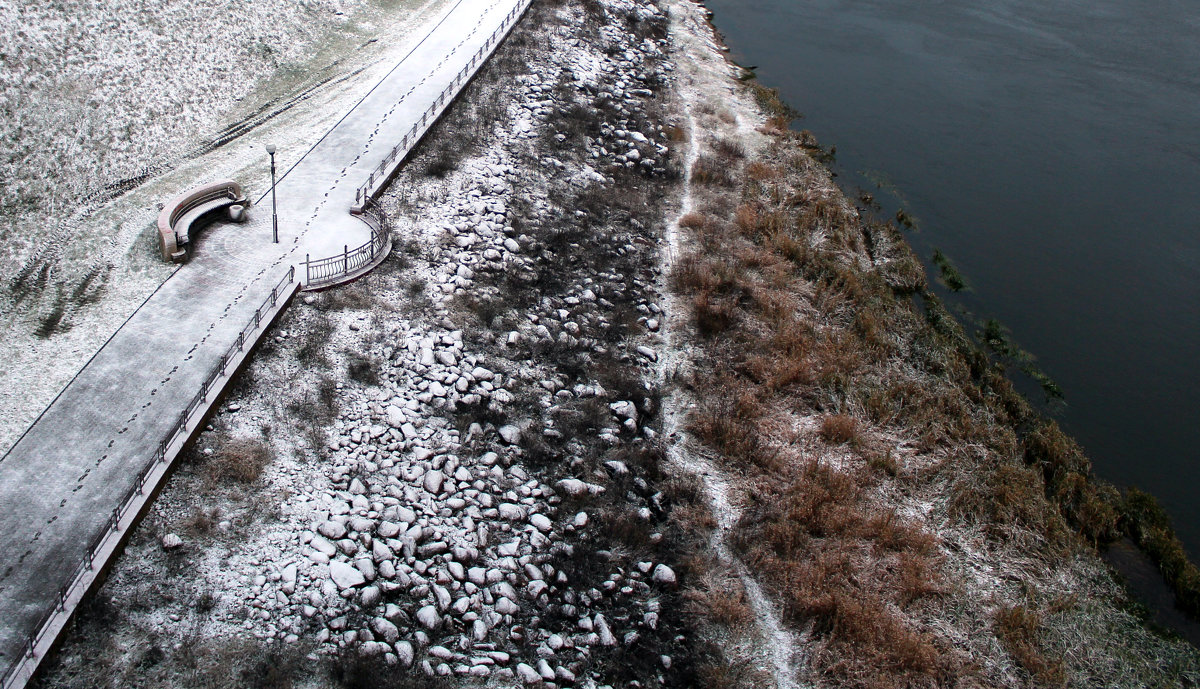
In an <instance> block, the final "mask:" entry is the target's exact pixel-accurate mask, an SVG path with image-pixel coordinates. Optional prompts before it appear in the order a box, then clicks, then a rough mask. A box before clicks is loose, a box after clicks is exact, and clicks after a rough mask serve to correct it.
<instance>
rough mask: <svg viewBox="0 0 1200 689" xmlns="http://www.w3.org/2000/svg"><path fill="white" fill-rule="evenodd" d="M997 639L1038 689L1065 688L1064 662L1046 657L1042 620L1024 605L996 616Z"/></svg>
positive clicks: (999, 612)
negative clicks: (1043, 688)
mask: <svg viewBox="0 0 1200 689" xmlns="http://www.w3.org/2000/svg"><path fill="white" fill-rule="evenodd" d="M994 628H995V630H996V636H997V637H999V638H1000V642H1001V643H1002V644H1004V648H1005V649H1006V650H1007V651H1008V652H1009V653H1010V654H1011V655H1012V657H1013V659H1015V660H1016V661H1017V663H1018V664H1019V665H1020V666H1021V668H1022V669H1023V670H1025V672H1027V673H1028V674H1029V677H1030V679H1032V680H1033V681H1034V682H1035V683H1036V684H1037V686H1039V687H1065V686H1066V685H1067V678H1066V668H1065V667H1064V665H1063V661H1062V658H1051V657H1047V655H1046V653H1045V652H1044V651H1043V650H1042V641H1041V637H1042V616H1041V615H1040V614H1039V613H1038V612H1036V611H1035V610H1033V609H1031V608H1029V607H1027V606H1025V605H1014V606H1011V607H1002V608H1001V609H1000V610H998V611H997V612H996V618H995V622H994Z"/></svg>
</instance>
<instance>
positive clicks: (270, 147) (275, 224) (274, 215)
mask: <svg viewBox="0 0 1200 689" xmlns="http://www.w3.org/2000/svg"><path fill="white" fill-rule="evenodd" d="M267 153H268V154H269V155H270V156H271V241H273V242H274V243H276V244H278V243H279V214H278V211H277V210H276V206H275V144H267Z"/></svg>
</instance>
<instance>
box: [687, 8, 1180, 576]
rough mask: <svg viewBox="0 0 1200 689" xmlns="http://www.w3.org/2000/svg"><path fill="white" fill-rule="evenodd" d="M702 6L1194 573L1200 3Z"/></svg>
mask: <svg viewBox="0 0 1200 689" xmlns="http://www.w3.org/2000/svg"><path fill="white" fill-rule="evenodd" d="M707 4H708V6H709V7H710V8H711V9H712V10H713V11H714V13H715V18H714V21H715V22H716V24H717V27H718V28H719V29H720V31H721V32H722V33H723V34H724V35H725V36H726V39H727V41H728V43H729V45H730V46H731V48H732V50H733V55H734V57H735V59H737V60H738V62H739V63H741V64H743V65H757V66H758V69H757V73H758V76H759V79H760V81H762V82H763V83H764V84H766V85H769V86H775V87H778V88H779V89H780V93H781V95H782V96H783V97H784V99H785V100H786V101H787V102H788V103H790V104H791V105H793V106H794V107H796V108H797V109H799V110H800V111H801V112H803V113H804V118H803V119H801V120H800V121H798V122H797V123H796V126H797V127H801V128H805V129H809V130H811V131H812V132H813V133H814V134H816V136H817V138H818V140H819V141H820V142H821V143H822V144H823V145H824V146H826V147H829V146H831V145H833V146H836V147H837V161H836V163H835V164H834V165H833V168H834V169H835V170H836V171H837V172H838V173H839V176H840V181H841V182H842V183H843V186H845V187H847V189H848V191H850V190H853V189H854V188H855V187H861V188H864V189H868V190H869V191H871V192H872V193H874V194H875V195H876V196H877V197H879V198H880V199H881V201H883V202H884V206H885V208H889V209H892V210H894V209H895V208H896V207H903V208H904V209H905V210H906V211H907V212H909V213H911V214H913V215H915V216H916V217H917V219H918V228H917V229H916V230H913V231H910V232H908V237H909V239H910V241H911V242H912V244H913V246H914V248H915V249H916V250H917V251H918V253H920V254H921V255H922V256H923V258H925V259H926V261H927V267H928V259H929V257H930V254H931V252H932V250H933V249H934V248H938V249H940V250H941V251H942V252H943V253H945V254H946V255H947V256H948V257H949V258H950V259H951V260H952V261H953V262H954V263H955V264H956V265H957V266H958V268H959V269H960V270H961V271H962V272H963V273H964V274H965V276H966V278H967V280H968V282H969V284H970V287H971V290H970V291H969V292H966V293H960V294H958V295H954V296H953V297H952V298H951V301H952V302H954V303H956V304H957V305H958V306H959V307H960V308H964V309H967V310H969V312H970V313H972V314H973V315H974V316H975V317H977V318H997V319H999V320H1000V321H1001V322H1002V323H1004V324H1005V325H1006V326H1008V327H1009V328H1010V329H1011V331H1012V337H1013V339H1014V340H1015V341H1016V342H1017V343H1019V344H1020V345H1022V346H1023V347H1025V348H1026V349H1027V350H1029V351H1031V352H1033V353H1034V354H1035V355H1037V357H1038V363H1039V365H1040V367H1041V368H1042V369H1043V370H1044V371H1045V372H1046V373H1047V374H1048V375H1049V376H1050V377H1051V378H1053V379H1054V380H1055V381H1056V382H1057V383H1058V384H1059V385H1060V386H1061V388H1062V390H1063V392H1064V393H1065V396H1066V403H1067V404H1066V406H1065V407H1063V408H1062V409H1060V410H1059V411H1058V412H1057V413H1056V416H1057V418H1058V419H1059V421H1060V423H1061V424H1062V425H1063V426H1064V427H1065V429H1066V430H1067V431H1068V432H1070V433H1071V434H1073V435H1074V436H1075V437H1076V438H1077V439H1079V441H1080V442H1081V443H1082V444H1083V446H1084V447H1085V449H1086V450H1087V451H1088V454H1089V455H1090V457H1091V458H1092V461H1093V464H1094V466H1095V469H1096V472H1097V473H1098V474H1099V475H1100V476H1101V477H1103V478H1105V479H1107V480H1109V481H1112V482H1114V483H1116V484H1118V485H1123V486H1125V485H1137V486H1139V487H1141V488H1144V489H1146V490H1148V491H1150V492H1151V493H1153V494H1154V495H1156V496H1158V497H1159V499H1160V500H1161V501H1162V502H1163V504H1164V505H1165V506H1166V507H1167V509H1168V510H1169V511H1170V512H1171V514H1172V515H1173V517H1174V518H1175V522H1176V526H1177V530H1178V532H1179V534H1180V537H1181V538H1182V539H1183V540H1184V542H1185V544H1186V545H1187V547H1188V549H1189V550H1190V552H1191V553H1192V554H1193V556H1195V555H1200V461H1198V460H1200V363H1198V362H1197V359H1196V357H1197V356H1200V39H1198V37H1200V2H1196V1H1195V0H1137V1H1136V2H1135V1H1134V0H1086V1H1084V0H1038V1H1036V2H1035V1H1033V0H989V1H988V2H978V0H938V1H934V2H909V1H906V0H708V3H707ZM880 182H882V183H883V184H882V188H876V185H877V184H878V183H880ZM888 189H894V193H887V190H888ZM934 274H935V273H934V272H933V271H932V270H931V271H930V275H931V276H933V275H934ZM1024 387H1025V389H1029V390H1031V391H1036V388H1035V387H1034V386H1032V385H1030V384H1026V385H1025V386H1024Z"/></svg>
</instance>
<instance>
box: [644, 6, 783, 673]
mask: <svg viewBox="0 0 1200 689" xmlns="http://www.w3.org/2000/svg"><path fill="white" fill-rule="evenodd" d="M671 10H672V12H671V14H672V24H673V27H674V29H675V32H674V36H675V40H676V50H678V51H680V52H684V51H687V52H689V53H691V54H692V56H690V57H689V58H688V59H687V60H686V62H687V63H689V64H702V63H703V62H705V61H704V60H701V59H698V58H696V57H695V55H696V53H697V52H699V51H705V52H711V51H715V50H716V46H715V44H713V43H711V42H710V41H704V40H703V36H704V33H703V32H706V31H707V27H706V26H705V25H704V24H703V23H702V22H701V21H700V20H699V17H698V10H697V9H696V8H695V7H694V6H687V5H686V4H684V3H674V4H673V5H672V7H671ZM709 59H710V61H711V56H709ZM714 83H715V84H717V88H721V86H720V85H721V84H724V83H725V79H697V78H696V76H695V75H693V74H682V75H680V83H679V84H678V88H679V89H680V92H681V93H680V95H681V101H682V110H683V114H684V117H685V120H684V129H685V131H686V136H687V142H688V143H687V155H686V159H685V161H684V167H683V169H684V171H685V172H684V174H685V179H684V193H683V197H682V201H681V204H680V209H679V214H678V215H677V216H676V217H675V219H674V220H673V221H672V222H670V223H668V225H667V229H666V234H667V242H666V248H665V250H664V251H663V252H662V257H663V271H662V274H663V275H664V278H663V279H664V280H665V281H668V282H669V281H670V275H671V270H672V268H673V266H674V265H675V264H676V262H677V261H678V260H679V259H680V256H681V248H682V243H683V241H684V238H683V236H682V234H683V230H682V227H681V226H680V222H681V221H682V219H683V218H684V216H686V215H687V214H688V213H691V212H692V211H693V210H694V208H695V206H696V189H695V186H694V185H693V184H692V182H691V180H690V179H689V178H688V175H689V173H690V171H691V169H692V165H693V164H694V163H695V162H696V159H697V158H698V157H699V156H700V147H701V143H702V142H701V141H700V137H701V136H702V131H701V128H700V127H698V126H697V122H696V113H695V110H696V108H697V106H698V105H699V104H700V103H702V102H704V101H706V100H708V99H710V98H712V94H709V93H706V92H705V90H704V86H708V87H710V88H711V87H712V85H713V84H714ZM738 127H739V130H740V131H743V132H745V131H747V130H748V120H747V119H746V118H739V121H738ZM662 293H663V294H664V295H665V299H664V301H665V302H666V309H665V313H666V314H667V318H666V323H665V324H664V328H663V340H664V347H663V350H664V353H665V356H663V357H662V358H661V360H660V366H659V383H660V385H661V389H662V390H663V395H664V397H663V408H664V413H663V431H664V433H665V434H666V436H667V438H668V439H669V440H670V446H669V449H668V458H669V461H670V463H671V465H672V467H673V469H675V470H676V471H678V472H679V473H681V474H684V475H689V474H690V475H695V476H697V477H699V478H700V479H701V482H702V484H703V486H704V493H705V497H706V498H707V500H708V504H709V508H710V510H711V511H712V514H713V516H714V517H715V518H716V521H717V527H716V528H715V529H714V530H713V532H712V536H711V545H712V549H713V552H714V553H715V554H716V556H717V558H718V560H719V561H720V562H721V563H722V564H724V565H725V566H727V567H728V568H729V569H730V571H733V572H735V573H736V574H737V576H738V579H739V580H740V582H741V584H742V587H743V589H744V590H745V594H746V597H747V599H748V601H749V604H750V608H751V611H752V612H753V615H754V625H755V628H756V631H757V633H758V635H759V637H760V638H761V641H762V645H761V648H762V649H763V650H764V651H765V653H764V655H765V656H766V657H765V658H762V660H763V661H765V662H766V663H767V664H769V666H770V671H771V674H772V676H773V677H774V680H775V684H776V686H777V687H778V688H779V689H798V688H799V687H800V685H799V684H798V683H797V681H796V679H795V678H796V675H797V669H798V666H799V659H798V658H797V650H798V649H799V648H800V641H799V639H798V638H797V637H796V635H795V634H793V633H792V632H790V631H789V630H788V629H787V628H786V627H785V626H784V625H783V622H782V620H781V619H780V615H779V608H778V606H777V605H776V604H775V603H774V602H773V601H772V600H771V599H770V597H769V596H768V595H767V594H766V592H765V591H763V588H762V586H761V585H759V583H758V581H757V580H756V579H755V578H754V577H753V576H752V575H751V573H750V571H749V569H748V568H747V567H746V565H745V564H744V563H742V561H741V560H740V559H739V558H738V557H737V555H736V554H735V553H734V552H733V549H732V547H731V546H730V543H729V533H730V532H731V531H732V529H733V527H734V525H735V524H736V523H737V522H738V520H739V519H740V518H741V515H742V507H741V506H742V504H743V499H742V495H741V489H740V488H739V487H738V484H737V478H736V477H735V476H733V475H731V474H730V473H729V472H727V471H725V470H724V469H722V468H720V467H718V466H717V465H716V464H715V463H714V462H712V461H710V460H709V459H708V458H707V457H705V456H704V455H703V454H702V452H700V451H699V448H697V447H695V444H694V443H691V442H689V439H688V436H687V431H686V430H685V428H684V425H685V421H686V416H687V408H688V406H689V405H690V400H689V399H688V396H687V394H686V393H685V392H684V391H682V390H680V389H679V388H678V387H677V386H674V385H672V381H673V380H675V379H676V378H677V377H679V376H680V375H681V374H686V370H687V367H688V359H689V351H688V349H689V347H688V345H687V338H688V328H687V325H686V321H685V320H684V318H685V316H684V314H686V313H687V310H688V306H687V304H686V301H685V300H684V299H682V298H681V295H678V294H676V293H675V291H674V289H673V288H672V286H671V285H670V284H664V285H663V286H662Z"/></svg>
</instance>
